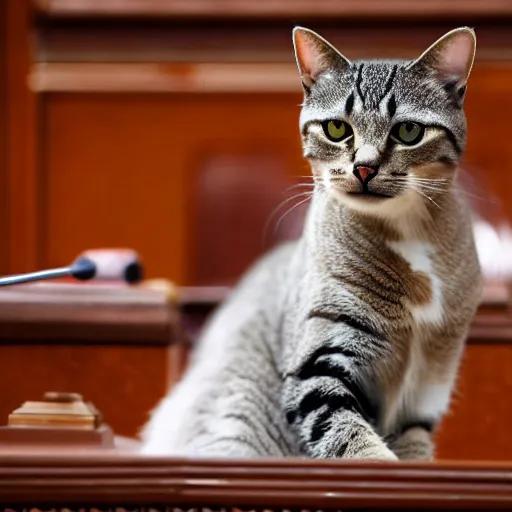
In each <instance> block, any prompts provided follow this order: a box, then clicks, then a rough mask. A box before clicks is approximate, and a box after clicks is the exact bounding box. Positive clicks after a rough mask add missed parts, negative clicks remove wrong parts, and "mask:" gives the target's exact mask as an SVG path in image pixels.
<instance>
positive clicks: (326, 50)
mask: <svg viewBox="0 0 512 512" xmlns="http://www.w3.org/2000/svg"><path fill="white" fill-rule="evenodd" d="M293 46H294V48H295V58H296V59H297V66H298V67H299V73H300V77H301V79H302V86H303V87H304V92H305V93H306V94H309V93H310V92H311V88H312V87H313V85H314V84H315V82H316V81H317V80H318V78H319V77H320V75H322V74H323V73H325V72H327V71H329V69H331V68H334V67H335V68H337V69H340V68H341V69H343V68H344V67H348V66H350V61H349V60H348V59H347V58H346V57H344V56H343V55H342V54H341V53H340V52H339V51H338V50H336V48H334V46H332V45H331V44H330V43H328V42H327V41H326V40H325V39H324V38H323V37H321V36H319V35H318V34H317V33H316V32H313V31H312V30H309V29H307V28H302V27H295V28H294V29H293Z"/></svg>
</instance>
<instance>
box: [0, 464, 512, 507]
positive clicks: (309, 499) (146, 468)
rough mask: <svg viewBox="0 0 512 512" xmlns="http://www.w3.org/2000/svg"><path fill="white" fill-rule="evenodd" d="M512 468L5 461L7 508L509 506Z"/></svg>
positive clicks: (0, 475) (0, 497)
mask: <svg viewBox="0 0 512 512" xmlns="http://www.w3.org/2000/svg"><path fill="white" fill-rule="evenodd" d="M511 475H512V463H507V464H502V465H498V464H494V465H485V464H478V465H468V464H455V463H444V464H425V465H418V464H389V463H387V464H383V463H375V464H372V463H357V462H330V461H312V460H258V461H250V462H249V461H241V460H233V461H228V460H222V461H220V460H187V459H153V458H143V457H135V456H133V455H131V456H111V457H105V456H88V457H85V456H77V455H75V456H49V457H48V456H36V455H26V456H23V455H19V454H18V455H13V456H5V455H4V456H2V457H0V503H1V504H2V505H3V506H4V507H5V506H7V505H8V506H9V508H10V509H14V510H20V511H21V510H23V509H28V508H38V509H40V510H49V509H61V510H62V509H63V508H66V509H68V510H69V509H70V510H78V509H84V508H95V509H100V510H112V508H113V507H115V508H116V509H117V510H119V508H125V509H129V510H142V509H143V510H146V511H149V510H158V511H160V510H161V511H170V510H171V509H181V510H190V509H194V510H200V509H203V510H204V509H219V508H222V509H224V510H227V511H231V510H233V509H243V510H273V511H276V512H277V511H281V510H297V511H298V510H311V511H316V510H322V511H327V510H340V509H342V510H347V509H361V508H362V509H370V510H376V509H394V510H397V509H409V510H420V509H421V510H449V509H459V510H460V509H462V510H469V509H479V510H491V509H510V508H511V507H512V476H511Z"/></svg>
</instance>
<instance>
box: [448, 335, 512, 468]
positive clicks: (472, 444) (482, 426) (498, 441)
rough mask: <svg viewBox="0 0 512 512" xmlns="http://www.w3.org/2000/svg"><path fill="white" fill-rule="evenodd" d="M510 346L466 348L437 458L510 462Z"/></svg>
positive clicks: (511, 448)
mask: <svg viewBox="0 0 512 512" xmlns="http://www.w3.org/2000/svg"><path fill="white" fill-rule="evenodd" d="M511 368H512V345H510V344H504V345H493V344H481V345H469V346H468V348H467V350H466V354H465V357H464V362H463V366H462V371H461V374H460V378H459V383H458V386H457V391H456V393H455V395H454V398H453V401H452V407H451V410H450V413H449V414H448V416H447V417H446V418H445V420H444V422H443V425H442V427H441V430H440V433H439V436H438V457H440V458H442V459H458V460H496V461H499V460H502V461H505V460H512V442H511V433H510V425H511V424H512V402H511V401H510V399H509V397H510V396H512V373H511V371H510V369H511Z"/></svg>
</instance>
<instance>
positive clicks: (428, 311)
mask: <svg viewBox="0 0 512 512" xmlns="http://www.w3.org/2000/svg"><path fill="white" fill-rule="evenodd" d="M388 245H389V247H390V248H391V249H392V250H393V251H395V252H396V253H397V254H399V255H400V256H402V258H404V260H405V261H407V262H408V263H409V265H410V266H411V269H412V270H413V271H414V272H421V273H423V274H426V275H427V276H428V277H429V279H430V285H431V288H432V299H431V301H430V303H429V304H426V305H424V306H411V314H412V316H413V318H414V320H415V322H416V323H417V324H424V323H432V324H440V323H441V322H442V321H443V316H444V308H443V291H442V283H441V280H440V279H439V277H438V276H437V275H436V273H435V271H434V268H433V264H432V258H431V255H432V252H433V248H432V246H431V245H429V244H426V243H424V242H419V241H403V242H389V244H388Z"/></svg>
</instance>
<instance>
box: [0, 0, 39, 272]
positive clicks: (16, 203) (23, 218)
mask: <svg viewBox="0 0 512 512" xmlns="http://www.w3.org/2000/svg"><path fill="white" fill-rule="evenodd" d="M6 4H7V16H6V22H7V94H8V110H7V116H8V138H7V141H8V160H7V169H8V176H7V187H6V190H7V194H8V197H7V201H6V203H4V201H1V202H2V205H4V204H7V206H8V215H7V216H6V217H7V222H8V236H7V237H5V236H3V233H1V232H0V236H1V237H2V240H3V241H5V240H8V248H7V250H6V249H5V245H4V243H2V250H3V252H4V253H5V254H6V256H8V261H9V264H8V269H9V272H10V273H17V272H28V271H31V270H36V269H37V268H38V266H39V263H40V260H39V254H38V250H39V248H40V243H39V236H40V233H39V232H38V225H37V219H38V218H39V217H40V213H41V212H40V210H39V206H40V205H39V202H38V199H39V193H40V189H39V183H38V175H37V142H36V137H37V118H36V116H37V98H36V96H35V94H34V93H33V92H31V91H30V89H29V87H28V81H27V77H28V74H29V71H30V66H31V64H32V53H31V50H32V47H31V42H32V41H31V31H32V27H31V21H32V20H31V14H32V13H31V9H30V7H31V2H30V0H19V1H14V2H13V1H7V2H6ZM2 217H3V216H2Z"/></svg>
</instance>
